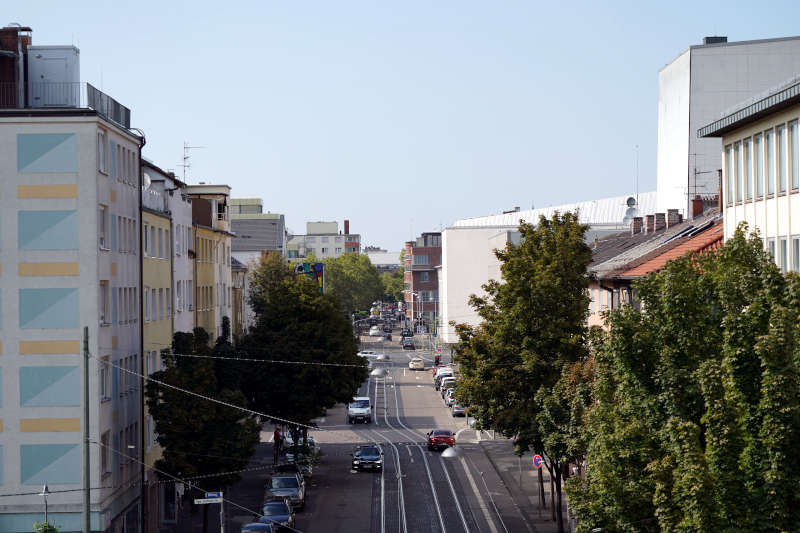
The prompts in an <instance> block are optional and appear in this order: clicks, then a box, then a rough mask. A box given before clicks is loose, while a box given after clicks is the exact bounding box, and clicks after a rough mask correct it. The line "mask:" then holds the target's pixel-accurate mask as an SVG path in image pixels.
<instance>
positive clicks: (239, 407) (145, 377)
mask: <svg viewBox="0 0 800 533" xmlns="http://www.w3.org/2000/svg"><path fill="white" fill-rule="evenodd" d="M89 357H90V358H91V359H94V360H95V361H99V362H100V363H101V364H104V365H109V366H112V367H114V368H116V369H118V370H121V371H122V372H125V373H127V374H131V375H134V376H137V377H139V378H142V379H146V380H147V381H149V382H152V383H157V384H158V385H161V386H163V387H167V388H169V389H173V390H176V391H178V392H182V393H184V394H188V395H190V396H194V397H196V398H201V399H203V400H207V401H209V402H214V403H217V404H220V405H224V406H225V407H230V408H231V409H238V410H239V411H244V412H245V413H249V414H251V415H256V416H260V417H263V418H268V419H271V420H278V421H280V422H284V423H286V424H293V425H295V426H300V427H304V428H308V429H313V430H319V431H325V429H323V428H320V427H315V426H309V425H308V424H301V423H300V422H295V421H293V420H288V419H286V418H281V417H278V416H273V415H268V414H266V413H260V412H258V411H253V410H252V409H248V408H246V407H241V406H239V405H234V404H232V403H228V402H223V401H222V400H217V399H216V398H211V397H209V396H204V395H202V394H199V393H197V392H193V391H190V390H186V389H182V388H180V387H176V386H175V385H170V384H169V383H165V382H163V381H161V380H158V379H153V378H151V377H150V376H145V375H144V374H140V373H138V372H134V371H133V370H128V369H127V368H123V367H121V366H119V365H117V364H115V363H112V362H111V361H105V360H100V359H97V357H95V356H93V355H91V354H89Z"/></svg>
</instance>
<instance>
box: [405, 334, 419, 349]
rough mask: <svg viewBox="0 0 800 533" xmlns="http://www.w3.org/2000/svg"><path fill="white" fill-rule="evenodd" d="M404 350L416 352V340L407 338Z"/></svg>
mask: <svg viewBox="0 0 800 533" xmlns="http://www.w3.org/2000/svg"><path fill="white" fill-rule="evenodd" d="M402 345H403V349H404V350H416V349H417V347H416V346H414V339H413V338H411V337H406V338H404V339H403V341H402Z"/></svg>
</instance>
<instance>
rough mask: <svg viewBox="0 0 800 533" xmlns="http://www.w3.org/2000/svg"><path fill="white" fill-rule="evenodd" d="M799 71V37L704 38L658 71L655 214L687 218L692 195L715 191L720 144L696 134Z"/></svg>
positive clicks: (717, 140)
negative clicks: (675, 213)
mask: <svg viewBox="0 0 800 533" xmlns="http://www.w3.org/2000/svg"><path fill="white" fill-rule="evenodd" d="M797 72H800V37H787V38H780V39H762V40H756V41H740V42H727V38H726V37H706V39H704V44H702V45H696V46H690V47H689V48H688V49H687V50H686V51H684V52H683V53H681V54H680V55H679V56H678V57H677V58H675V59H674V60H673V61H672V62H670V63H669V64H668V65H666V66H664V67H663V68H662V69H661V70H660V71H659V73H658V162H657V188H658V209H657V210H658V211H659V212H666V211H667V210H668V209H672V208H680V209H681V213H682V214H683V216H684V217H686V218H688V215H689V208H688V204H689V200H690V199H691V198H694V196H695V195H696V194H699V195H701V196H713V195H716V194H717V193H718V188H719V175H718V170H719V168H720V160H719V151H720V141H719V139H717V138H711V137H704V138H698V137H697V135H696V133H697V130H698V129H699V128H701V127H703V126H705V125H706V124H709V123H711V122H713V121H714V120H717V119H718V118H720V116H721V114H722V113H723V112H724V111H725V110H726V109H728V108H730V107H731V106H734V105H736V104H737V103H739V102H742V101H744V100H746V99H748V98H751V97H753V96H755V95H757V94H760V93H762V92H763V91H766V90H769V89H770V88H771V87H774V86H776V85H777V84H779V83H781V82H783V81H784V80H786V79H788V78H790V77H792V76H794V75H795V74H796V73H797Z"/></svg>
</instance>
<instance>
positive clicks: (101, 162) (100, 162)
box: [97, 131, 107, 174]
mask: <svg viewBox="0 0 800 533" xmlns="http://www.w3.org/2000/svg"><path fill="white" fill-rule="evenodd" d="M97 170H99V171H100V172H102V173H103V174H106V173H107V171H106V134H105V132H103V131H99V132H97Z"/></svg>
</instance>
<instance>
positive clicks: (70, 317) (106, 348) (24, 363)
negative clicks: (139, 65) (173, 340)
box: [0, 108, 143, 531]
mask: <svg viewBox="0 0 800 533" xmlns="http://www.w3.org/2000/svg"><path fill="white" fill-rule="evenodd" d="M140 143H141V139H140V138H139V137H138V136H137V135H135V134H134V133H133V132H132V131H130V130H128V129H127V128H126V127H123V126H121V125H119V124H117V123H115V122H113V121H111V120H108V119H106V118H104V117H103V116H101V115H99V114H98V113H97V112H96V111H94V110H91V109H85V108H69V109H47V110H40V111H37V110H33V109H23V110H20V111H19V112H17V111H16V110H13V109H0V178H2V179H1V180H0V181H1V183H2V191H1V192H0V206H2V209H3V213H4V215H5V216H4V217H3V222H2V224H0V227H1V228H2V229H0V232H1V235H0V243H2V244H0V247H1V249H0V264H2V266H3V267H4V268H3V269H2V274H0V305H2V313H1V315H2V333H1V334H0V336H1V338H0V341H1V342H2V350H3V354H2V358H0V375H2V376H3V378H5V379H4V380H3V381H4V384H5V386H4V387H2V392H3V394H2V404H0V405H1V407H0V413H2V416H1V417H0V418H1V419H2V423H3V426H2V427H3V429H2V433H0V461H2V469H1V471H2V476H1V479H0V483H2V485H3V492H4V493H17V492H21V493H25V492H30V491H34V490H35V491H39V490H41V487H42V485H44V484H45V483H47V484H48V486H49V488H50V490H69V489H79V488H80V487H81V463H82V454H81V442H82V440H81V439H82V435H81V429H82V408H81V404H82V396H81V394H82V393H81V390H82V389H81V383H82V379H81V362H82V355H81V352H82V350H81V344H82V336H83V328H88V349H89V353H90V355H91V358H90V361H89V364H90V368H89V370H90V379H89V384H88V386H89V396H90V405H89V411H90V413H89V421H88V424H89V432H90V439H91V441H92V442H93V443H95V444H92V446H91V448H90V456H91V471H90V476H91V485H92V486H94V487H105V488H103V489H100V490H94V491H92V493H91V525H92V529H93V530H95V531H102V530H122V528H130V530H133V531H135V530H137V529H138V527H139V524H140V512H141V508H140V498H139V495H140V489H139V487H138V484H137V482H138V481H140V479H141V471H140V468H139V466H138V463H137V462H136V461H135V460H133V459H130V458H129V457H134V458H136V459H138V460H142V459H143V457H142V456H141V455H140V454H139V449H140V447H139V438H140V431H141V426H140V422H141V408H140V407H141V400H142V387H141V381H140V379H138V378H137V377H136V374H134V373H138V372H139V369H140V365H141V358H140V353H141V351H140V350H141V346H140V339H141V330H140V328H141V322H140V317H139V312H138V310H139V302H138V295H139V292H140V286H139V272H140V266H139V260H140V258H139V245H138V243H139V235H138V232H139V227H140V225H139V222H140V219H139V201H140V196H139V181H140V179H139V168H138V161H139V155H140ZM129 446H130V447H131V448H129ZM81 510H82V496H81V493H80V492H78V491H76V492H59V493H57V494H53V495H52V496H50V498H49V511H50V516H51V520H52V521H53V522H54V523H56V524H58V525H59V526H60V527H61V530H62V531H79V530H80V528H81ZM41 519H42V514H41V506H40V505H39V503H38V502H37V503H36V504H34V505H32V504H31V499H30V498H29V497H9V498H4V501H3V507H2V509H0V530H2V531H29V530H30V528H31V527H32V524H33V522H35V521H41ZM126 530H128V529H126Z"/></svg>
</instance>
